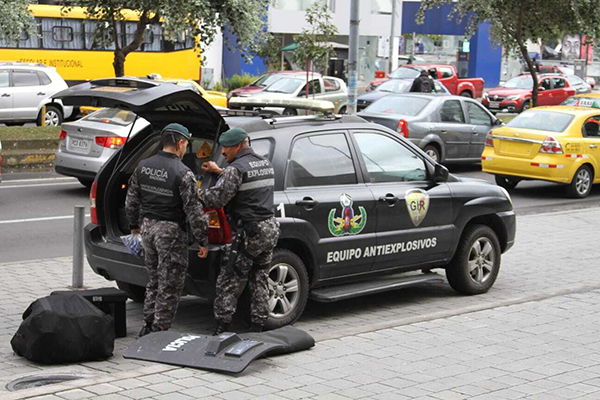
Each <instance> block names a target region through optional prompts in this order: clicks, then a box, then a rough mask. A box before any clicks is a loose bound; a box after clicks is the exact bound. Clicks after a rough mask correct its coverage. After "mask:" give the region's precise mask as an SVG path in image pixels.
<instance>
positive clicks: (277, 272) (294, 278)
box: [239, 249, 308, 330]
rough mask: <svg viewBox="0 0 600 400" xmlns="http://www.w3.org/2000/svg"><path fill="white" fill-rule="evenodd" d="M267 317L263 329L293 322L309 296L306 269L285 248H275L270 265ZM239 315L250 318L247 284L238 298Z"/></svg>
mask: <svg viewBox="0 0 600 400" xmlns="http://www.w3.org/2000/svg"><path fill="white" fill-rule="evenodd" d="M268 285H269V318H268V319H267V321H266V322H265V329H268V330H271V329H277V328H281V327H283V326H286V325H289V324H293V323H294V322H296V320H297V319H298V318H300V316H301V315H302V312H303V311H304V307H306V302H307V300H308V273H307V272H306V267H305V266H304V262H302V260H301V259H300V257H298V256H297V255H296V254H294V253H292V252H291V251H289V250H286V249H275V252H274V253H273V261H272V262H271V268H270V269H269V279H268ZM239 308H240V309H241V312H242V316H243V317H244V319H245V320H246V321H248V322H249V321H250V293H249V290H248V287H247V286H246V290H244V293H243V295H242V297H241V298H240V306H239Z"/></svg>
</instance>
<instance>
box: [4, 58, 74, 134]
mask: <svg viewBox="0 0 600 400" xmlns="http://www.w3.org/2000/svg"><path fill="white" fill-rule="evenodd" d="M66 88H67V84H66V83H65V81H64V80H63V78H61V76H60V75H59V74H58V72H56V68H54V67H47V66H45V65H43V64H31V63H22V62H0V123H4V124H6V125H8V126H11V125H23V124H25V123H27V122H35V123H36V124H37V125H42V123H44V124H45V125H51V126H58V125H61V124H62V122H63V120H64V119H66V118H69V117H70V116H71V114H72V113H73V107H71V106H64V105H63V103H62V101H60V100H56V99H54V98H53V97H52V96H53V95H54V94H55V93H56V92H60V91H61V90H64V89H66ZM44 106H45V107H46V108H45V113H42V110H43V107H44Z"/></svg>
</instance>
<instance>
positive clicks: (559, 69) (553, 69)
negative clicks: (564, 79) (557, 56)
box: [540, 65, 596, 89]
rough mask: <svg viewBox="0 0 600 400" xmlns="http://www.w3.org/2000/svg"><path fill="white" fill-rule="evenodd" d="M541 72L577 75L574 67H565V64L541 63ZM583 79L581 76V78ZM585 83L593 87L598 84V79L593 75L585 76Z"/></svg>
mask: <svg viewBox="0 0 600 400" xmlns="http://www.w3.org/2000/svg"><path fill="white" fill-rule="evenodd" d="M540 73H541V74H563V75H567V76H576V75H575V70H574V69H573V68H569V67H565V66H563V65H541V66H540ZM580 79H581V78H580ZM585 83H587V84H588V85H590V86H591V87H592V89H594V87H595V86H596V80H595V79H594V78H593V77H591V76H586V77H585Z"/></svg>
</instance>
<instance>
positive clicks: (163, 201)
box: [137, 150, 189, 226]
mask: <svg viewBox="0 0 600 400" xmlns="http://www.w3.org/2000/svg"><path fill="white" fill-rule="evenodd" d="M187 171H189V168H188V167H186V166H185V165H184V164H183V163H182V162H181V160H180V159H179V157H178V156H177V155H176V154H171V153H166V152H164V151H162V150H161V151H159V152H158V154H156V155H155V156H152V157H150V158H148V159H146V160H143V161H142V162H140V163H139V165H138V167H137V176H138V184H139V185H140V188H141V191H142V216H143V217H146V218H153V219H157V220H160V221H174V222H177V223H179V224H180V225H181V226H185V213H184V212H183V201H182V200H181V195H180V194H179V185H180V184H181V180H182V178H183V176H184V175H185V173H186V172H187Z"/></svg>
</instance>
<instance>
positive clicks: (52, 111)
mask: <svg viewBox="0 0 600 400" xmlns="http://www.w3.org/2000/svg"><path fill="white" fill-rule="evenodd" d="M42 118H44V122H45V125H46V126H59V125H62V122H63V115H62V111H60V109H59V108H58V107H56V106H46V114H45V115H43V116H42V112H41V111H40V115H38V119H37V122H36V123H37V125H38V126H41V125H42Z"/></svg>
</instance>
